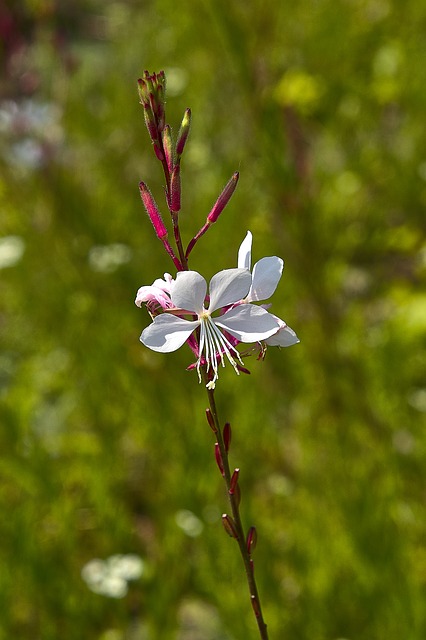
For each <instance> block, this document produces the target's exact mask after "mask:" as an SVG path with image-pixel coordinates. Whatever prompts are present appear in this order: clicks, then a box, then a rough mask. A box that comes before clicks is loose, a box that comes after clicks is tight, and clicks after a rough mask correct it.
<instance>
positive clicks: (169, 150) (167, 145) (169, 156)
mask: <svg viewBox="0 0 426 640" xmlns="http://www.w3.org/2000/svg"><path fill="white" fill-rule="evenodd" d="M163 149H164V155H165V156H166V162H167V168H168V170H169V173H171V172H172V171H173V143H172V132H171V130H170V126H169V125H168V124H166V126H165V127H164V129H163Z"/></svg>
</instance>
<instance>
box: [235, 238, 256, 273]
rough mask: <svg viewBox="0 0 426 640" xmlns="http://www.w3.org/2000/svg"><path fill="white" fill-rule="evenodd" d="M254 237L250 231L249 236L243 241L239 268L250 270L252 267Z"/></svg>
mask: <svg viewBox="0 0 426 640" xmlns="http://www.w3.org/2000/svg"><path fill="white" fill-rule="evenodd" d="M252 241H253V236H252V234H251V232H250V231H247V235H246V237H245V238H244V240H243V241H242V243H241V245H240V248H239V250H238V268H239V269H250V267H251V244H252Z"/></svg>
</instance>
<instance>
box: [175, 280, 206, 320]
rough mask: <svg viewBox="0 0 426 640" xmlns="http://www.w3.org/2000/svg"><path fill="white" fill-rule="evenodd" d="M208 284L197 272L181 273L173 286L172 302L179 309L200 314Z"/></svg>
mask: <svg viewBox="0 0 426 640" xmlns="http://www.w3.org/2000/svg"><path fill="white" fill-rule="evenodd" d="M206 293H207V283H206V281H205V280H204V278H203V276H200V274H199V273H197V272H196V271H179V272H178V274H177V276H176V281H175V283H174V285H173V286H172V302H173V304H174V305H175V307H178V308H179V309H187V310H188V311H194V312H195V313H197V314H200V313H201V312H202V310H203V307H204V299H205V297H206Z"/></svg>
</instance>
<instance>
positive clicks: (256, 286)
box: [238, 231, 300, 347]
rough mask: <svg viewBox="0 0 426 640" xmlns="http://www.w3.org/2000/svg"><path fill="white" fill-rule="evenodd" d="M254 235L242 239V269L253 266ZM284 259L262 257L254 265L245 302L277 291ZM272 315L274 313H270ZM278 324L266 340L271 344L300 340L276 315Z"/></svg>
mask: <svg viewBox="0 0 426 640" xmlns="http://www.w3.org/2000/svg"><path fill="white" fill-rule="evenodd" d="M252 241H253V236H252V234H251V232H250V231H247V235H246V237H245V238H244V240H243V241H242V243H241V245H240V248H239V250H238V267H239V268H240V269H250V267H251V245H252ZM283 269H284V261H283V260H281V258H277V257H276V256H270V257H268V258H262V259H261V260H259V261H258V262H256V264H255V265H254V267H253V272H252V283H251V286H250V289H249V292H248V294H247V295H246V297H245V298H244V300H243V301H244V302H258V301H261V300H268V298H270V297H271V296H272V294H273V293H274V292H275V289H276V288H277V285H278V283H279V281H280V278H281V276H282V272H283ZM270 315H272V314H270ZM273 317H274V318H275V320H276V322H277V325H278V331H276V332H275V334H273V335H272V336H271V337H269V338H267V339H266V340H265V342H266V344H268V345H270V346H279V347H290V346H291V345H293V344H297V343H298V342H300V340H299V338H298V337H297V335H296V334H295V332H294V331H293V329H290V327H289V326H288V325H287V324H286V323H285V322H284V320H281V319H280V318H277V317H276V316H273Z"/></svg>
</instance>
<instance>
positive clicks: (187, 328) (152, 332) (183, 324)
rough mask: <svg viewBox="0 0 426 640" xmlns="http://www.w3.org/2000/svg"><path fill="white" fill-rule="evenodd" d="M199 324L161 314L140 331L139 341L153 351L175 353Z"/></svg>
mask: <svg viewBox="0 0 426 640" xmlns="http://www.w3.org/2000/svg"><path fill="white" fill-rule="evenodd" d="M199 324H200V322H199V321H198V320H195V321H193V322H190V321H189V320H185V319H184V318H178V317H177V316H173V315H170V314H168V313H163V314H161V316H157V317H156V318H154V322H152V324H150V325H149V327H147V328H146V329H144V330H143V331H142V335H141V337H140V341H141V342H142V343H143V344H144V345H145V346H146V347H148V348H149V349H152V350H153V351H160V352H161V353H170V352H171V351H176V349H179V347H181V346H182V345H183V343H184V342H185V341H186V340H187V339H188V338H189V336H190V335H191V333H192V332H193V331H194V329H196V328H197V327H198V326H199Z"/></svg>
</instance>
